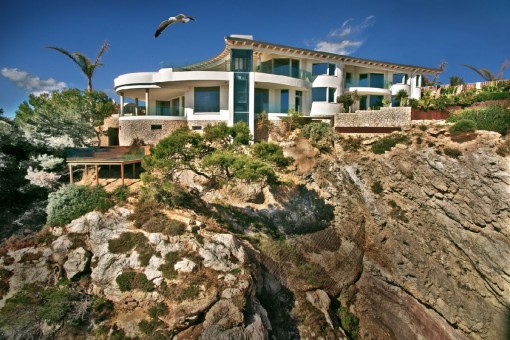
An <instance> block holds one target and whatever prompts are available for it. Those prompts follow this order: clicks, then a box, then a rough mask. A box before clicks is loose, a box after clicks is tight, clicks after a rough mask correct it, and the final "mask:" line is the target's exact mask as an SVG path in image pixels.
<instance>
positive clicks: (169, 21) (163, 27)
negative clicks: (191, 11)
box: [154, 17, 176, 38]
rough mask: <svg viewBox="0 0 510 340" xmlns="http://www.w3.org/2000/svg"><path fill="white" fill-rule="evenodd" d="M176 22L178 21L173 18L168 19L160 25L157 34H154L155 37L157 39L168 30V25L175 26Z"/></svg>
mask: <svg viewBox="0 0 510 340" xmlns="http://www.w3.org/2000/svg"><path fill="white" fill-rule="evenodd" d="M175 21H176V20H175V18H173V17H172V18H168V19H167V20H165V21H163V22H161V24H159V26H158V29H157V30H156V33H154V37H156V38H157V37H158V36H159V35H160V34H161V32H163V30H164V29H165V28H167V26H168V25H171V24H173V23H174V22H175Z"/></svg>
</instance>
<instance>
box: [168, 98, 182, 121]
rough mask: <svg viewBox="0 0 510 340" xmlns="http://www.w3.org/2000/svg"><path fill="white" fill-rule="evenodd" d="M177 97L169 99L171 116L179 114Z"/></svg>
mask: <svg viewBox="0 0 510 340" xmlns="http://www.w3.org/2000/svg"><path fill="white" fill-rule="evenodd" d="M179 102H180V101H179V97H177V98H174V99H172V101H171V105H170V107H171V112H170V115H172V116H180V107H179Z"/></svg>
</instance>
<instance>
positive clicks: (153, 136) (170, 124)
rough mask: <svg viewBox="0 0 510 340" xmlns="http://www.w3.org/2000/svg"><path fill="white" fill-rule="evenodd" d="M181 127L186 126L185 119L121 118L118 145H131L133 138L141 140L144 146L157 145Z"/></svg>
mask: <svg viewBox="0 0 510 340" xmlns="http://www.w3.org/2000/svg"><path fill="white" fill-rule="evenodd" d="M183 126H188V122H187V121H186V120H185V119H171V120H170V119H164V118H162V117H156V118H152V117H150V118H149V117H143V116H138V117H122V118H120V120H119V144H120V145H121V146H128V145H131V143H132V142H133V139H135V138H140V139H142V140H143V141H144V142H145V144H157V143H158V142H159V141H160V140H161V139H163V138H164V137H165V136H167V135H168V134H170V133H171V132H172V131H174V130H176V129H178V128H180V127H183Z"/></svg>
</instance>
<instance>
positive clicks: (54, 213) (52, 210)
mask: <svg viewBox="0 0 510 340" xmlns="http://www.w3.org/2000/svg"><path fill="white" fill-rule="evenodd" d="M113 204H114V202H113V201H112V200H111V199H110V197H109V194H108V193H107V192H106V191H105V190H104V189H103V188H102V187H100V186H94V187H86V186H82V185H72V184H71V185H65V186H63V187H61V188H60V189H59V190H58V191H56V192H53V193H50V195H49V197H48V206H47V207H46V213H47V214H48V218H47V223H48V224H49V225H64V224H67V223H69V222H71V221H72V220H74V219H76V218H78V217H80V216H82V215H84V214H86V213H88V212H90V211H93V210H96V209H99V210H101V211H106V210H108V209H109V208H111V207H112V206H113Z"/></svg>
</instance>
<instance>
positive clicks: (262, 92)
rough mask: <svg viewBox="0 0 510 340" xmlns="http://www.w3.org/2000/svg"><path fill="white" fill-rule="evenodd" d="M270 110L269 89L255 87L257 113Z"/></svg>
mask: <svg viewBox="0 0 510 340" xmlns="http://www.w3.org/2000/svg"><path fill="white" fill-rule="evenodd" d="M262 111H264V112H266V113H268V111H269V90H267V89H255V113H261V112H262Z"/></svg>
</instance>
